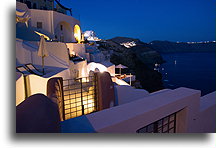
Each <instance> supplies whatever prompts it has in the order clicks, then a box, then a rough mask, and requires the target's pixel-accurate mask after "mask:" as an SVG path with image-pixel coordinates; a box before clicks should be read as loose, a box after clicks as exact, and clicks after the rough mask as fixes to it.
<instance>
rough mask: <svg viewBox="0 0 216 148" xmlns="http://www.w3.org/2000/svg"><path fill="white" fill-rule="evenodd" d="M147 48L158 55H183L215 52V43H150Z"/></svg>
mask: <svg viewBox="0 0 216 148" xmlns="http://www.w3.org/2000/svg"><path fill="white" fill-rule="evenodd" d="M148 47H150V48H152V49H153V50H156V51H157V52H159V53H184V52H215V51H216V43H215V41H212V42H209V41H206V42H170V41H152V42H150V43H149V44H148Z"/></svg>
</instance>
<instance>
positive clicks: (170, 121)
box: [136, 113, 177, 133]
mask: <svg viewBox="0 0 216 148" xmlns="http://www.w3.org/2000/svg"><path fill="white" fill-rule="evenodd" d="M176 114H177V113H174V114H171V115H169V116H167V117H164V118H162V119H160V120H158V121H156V122H154V123H152V124H149V125H147V126H145V127H143V128H140V129H138V130H137V131H136V132H137V133H175V132H176Z"/></svg>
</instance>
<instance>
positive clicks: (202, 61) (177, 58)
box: [159, 52, 216, 96]
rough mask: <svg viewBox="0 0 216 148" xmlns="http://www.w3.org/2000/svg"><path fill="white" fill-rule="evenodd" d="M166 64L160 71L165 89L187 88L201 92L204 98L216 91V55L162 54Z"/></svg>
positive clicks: (203, 53) (211, 53)
mask: <svg viewBox="0 0 216 148" xmlns="http://www.w3.org/2000/svg"><path fill="white" fill-rule="evenodd" d="M162 57H163V59H164V60H165V61H166V63H164V64H162V65H161V66H160V68H159V71H160V72H161V73H162V75H163V84H164V87H165V88H170V89H175V88H178V87H187V88H192V89H197V90H201V93H202V96H203V95H206V94H208V93H211V92H213V91H215V90H216V53H215V52H202V53H199V52H196V53H167V54H162Z"/></svg>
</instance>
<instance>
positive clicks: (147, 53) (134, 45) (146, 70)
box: [99, 37, 164, 92]
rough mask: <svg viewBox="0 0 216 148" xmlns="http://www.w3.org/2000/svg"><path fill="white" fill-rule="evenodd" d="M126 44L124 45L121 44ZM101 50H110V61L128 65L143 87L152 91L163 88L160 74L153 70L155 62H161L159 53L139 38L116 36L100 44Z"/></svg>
mask: <svg viewBox="0 0 216 148" xmlns="http://www.w3.org/2000/svg"><path fill="white" fill-rule="evenodd" d="M123 43H125V44H127V45H128V46H127V45H126V46H125V45H124V44H123ZM100 45H101V46H100V47H99V49H100V50H102V51H112V52H111V53H112V55H111V59H110V60H111V62H112V63H114V64H115V65H118V64H123V65H125V66H127V67H129V70H130V71H125V72H132V73H133V74H135V75H136V78H137V80H139V81H140V84H141V85H142V88H143V89H146V90H147V91H149V92H154V91H157V90H160V89H162V88H163V84H162V75H161V74H160V73H159V72H157V71H154V70H153V67H154V65H155V63H159V64H160V63H163V62H164V61H163V59H162V57H161V55H160V54H159V53H158V52H157V51H155V50H153V49H151V48H150V47H147V44H146V43H143V42H141V41H140V40H139V39H133V38H125V37H116V38H113V39H109V40H106V41H105V43H102V44H100Z"/></svg>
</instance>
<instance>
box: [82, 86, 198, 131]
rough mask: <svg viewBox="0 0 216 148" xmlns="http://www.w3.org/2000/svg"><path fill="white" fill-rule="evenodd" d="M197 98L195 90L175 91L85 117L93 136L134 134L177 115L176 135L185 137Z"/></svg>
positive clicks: (191, 122) (195, 108) (194, 115)
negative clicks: (94, 133) (147, 126)
mask: <svg viewBox="0 0 216 148" xmlns="http://www.w3.org/2000/svg"><path fill="white" fill-rule="evenodd" d="M125 93H126V92H125ZM200 95H201V93H200V91H197V90H192V89H187V88H178V89H176V90H170V91H165V92H164V93H161V94H158V95H157V94H155V95H153V96H148V97H145V98H142V99H139V100H137V101H133V102H131V103H127V104H123V105H120V106H116V107H113V108H110V109H106V110H102V111H100V112H96V113H93V114H89V115H86V116H87V118H88V120H89V121H90V123H91V125H92V126H93V127H94V129H95V130H96V131H97V132H102V133H136V131H137V130H138V129H140V128H142V127H144V126H146V125H149V124H151V123H153V122H155V121H157V120H159V119H162V118H164V117H166V116H168V115H170V114H173V113H175V112H179V111H180V112H179V113H178V114H177V122H178V123H177V125H176V126H177V127H176V129H177V131H176V132H178V133H187V132H191V127H192V126H193V119H194V118H195V117H196V114H197V112H198V111H199V98H200ZM180 121H181V122H180Z"/></svg>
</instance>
